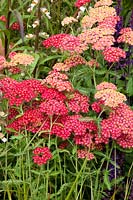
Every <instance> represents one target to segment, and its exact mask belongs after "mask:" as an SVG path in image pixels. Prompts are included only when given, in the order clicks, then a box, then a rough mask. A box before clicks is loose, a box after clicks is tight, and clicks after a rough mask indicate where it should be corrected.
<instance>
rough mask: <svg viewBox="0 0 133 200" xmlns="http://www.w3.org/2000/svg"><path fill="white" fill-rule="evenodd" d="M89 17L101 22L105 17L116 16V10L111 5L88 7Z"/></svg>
mask: <svg viewBox="0 0 133 200" xmlns="http://www.w3.org/2000/svg"><path fill="white" fill-rule="evenodd" d="M89 16H90V18H91V19H92V18H94V19H95V21H96V22H102V21H103V20H104V19H105V18H107V17H110V16H117V14H116V10H115V8H113V7H109V6H102V7H97V8H90V10H89Z"/></svg>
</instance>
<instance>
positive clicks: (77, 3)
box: [75, 0, 91, 8]
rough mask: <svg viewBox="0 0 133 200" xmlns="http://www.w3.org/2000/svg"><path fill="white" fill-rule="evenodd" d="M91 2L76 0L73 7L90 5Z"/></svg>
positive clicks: (88, 0)
mask: <svg viewBox="0 0 133 200" xmlns="http://www.w3.org/2000/svg"><path fill="white" fill-rule="evenodd" d="M90 1H91V0H77V1H76V2H75V6H76V7H77V8H80V7H81V6H83V5H85V4H86V3H90Z"/></svg>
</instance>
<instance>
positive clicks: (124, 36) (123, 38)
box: [117, 28, 133, 45]
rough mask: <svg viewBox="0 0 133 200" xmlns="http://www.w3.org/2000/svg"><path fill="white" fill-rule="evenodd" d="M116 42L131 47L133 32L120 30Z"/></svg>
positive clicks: (126, 29)
mask: <svg viewBox="0 0 133 200" xmlns="http://www.w3.org/2000/svg"><path fill="white" fill-rule="evenodd" d="M117 42H118V43H121V42H124V43H126V44H129V45H133V30H132V29H131V28H123V29H121V31H120V36H119V37H118V39H117Z"/></svg>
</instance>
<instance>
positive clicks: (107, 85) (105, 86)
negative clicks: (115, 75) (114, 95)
mask: <svg viewBox="0 0 133 200" xmlns="http://www.w3.org/2000/svg"><path fill="white" fill-rule="evenodd" d="M96 89H97V90H104V89H112V90H117V87H116V85H114V84H113V83H108V82H102V83H100V84H99V85H97V86H96Z"/></svg>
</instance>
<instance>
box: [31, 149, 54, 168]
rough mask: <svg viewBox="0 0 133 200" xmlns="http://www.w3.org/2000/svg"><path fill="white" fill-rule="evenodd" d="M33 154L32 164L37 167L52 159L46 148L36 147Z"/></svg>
mask: <svg viewBox="0 0 133 200" xmlns="http://www.w3.org/2000/svg"><path fill="white" fill-rule="evenodd" d="M33 154H34V156H33V160H34V163H36V164H38V165H43V164H46V163H47V162H48V160H50V159H51V158H52V154H51V152H50V150H49V148H48V147H37V148H36V149H35V150H34V151H33Z"/></svg>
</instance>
